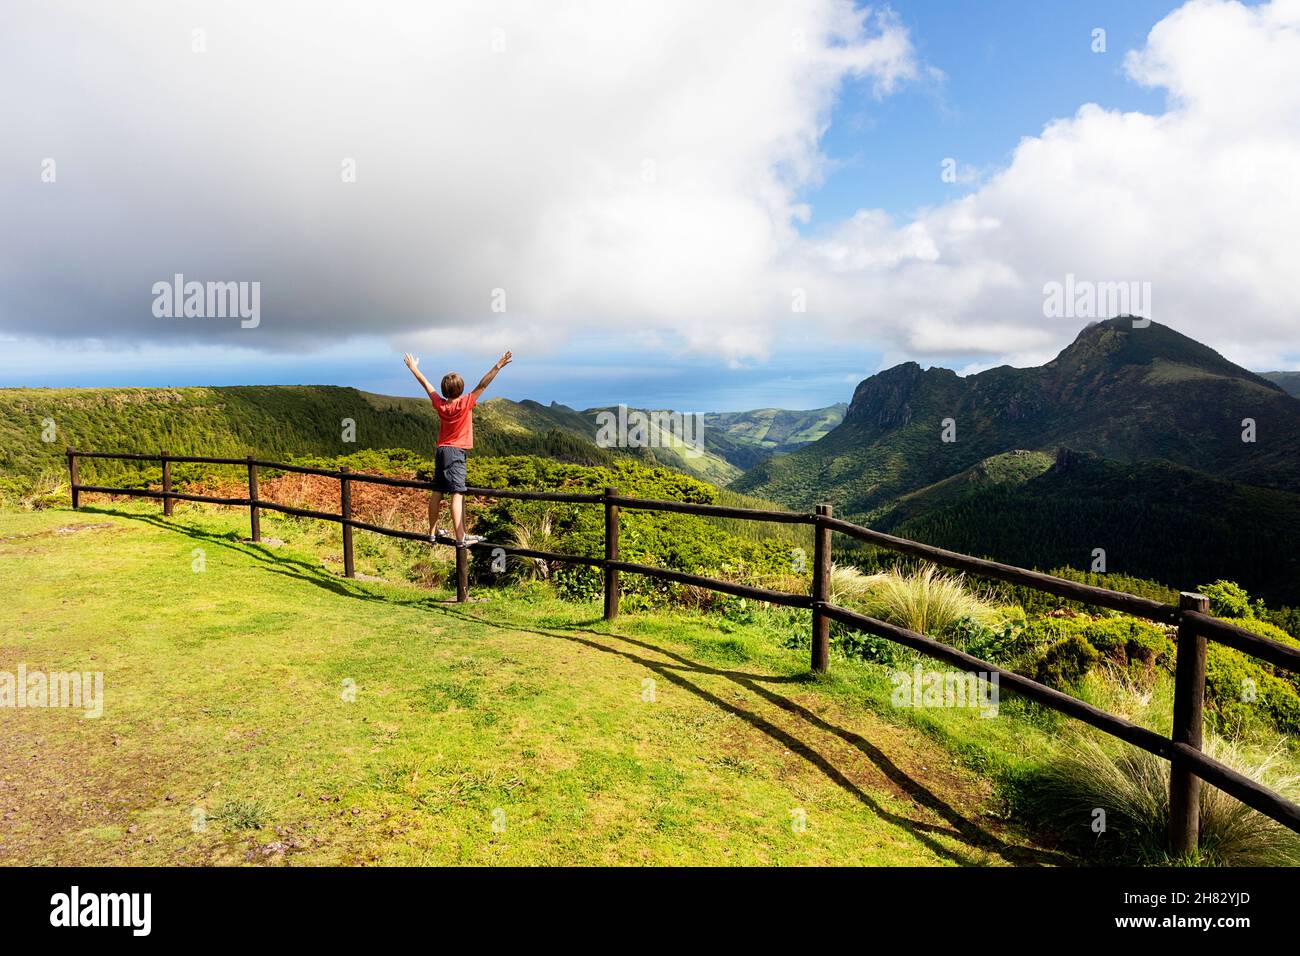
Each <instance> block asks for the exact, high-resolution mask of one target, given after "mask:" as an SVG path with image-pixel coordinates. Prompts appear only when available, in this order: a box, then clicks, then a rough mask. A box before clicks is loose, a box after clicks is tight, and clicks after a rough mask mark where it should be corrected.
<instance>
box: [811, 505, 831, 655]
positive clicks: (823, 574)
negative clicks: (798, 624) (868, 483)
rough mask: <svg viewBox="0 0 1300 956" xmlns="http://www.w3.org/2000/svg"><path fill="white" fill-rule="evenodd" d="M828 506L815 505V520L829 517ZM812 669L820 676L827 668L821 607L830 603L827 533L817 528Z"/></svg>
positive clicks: (827, 639) (827, 631)
mask: <svg viewBox="0 0 1300 956" xmlns="http://www.w3.org/2000/svg"><path fill="white" fill-rule="evenodd" d="M831 512H832V509H831V506H830V505H818V506H817V515H818V517H824V518H829V517H831ZM812 599H813V616H812V669H813V670H814V671H817V672H818V673H821V674H824V673H826V671H827V669H828V668H829V667H830V659H831V619H830V618H828V617H827V616H826V615H825V614H824V613H822V609H821V608H822V605H824V604H827V603H829V602H830V599H831V529H830V528H827V527H824V526H822V525H820V524H818V525H816V526H815V527H814V531H813V579H812Z"/></svg>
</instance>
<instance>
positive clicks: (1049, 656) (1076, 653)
mask: <svg viewBox="0 0 1300 956" xmlns="http://www.w3.org/2000/svg"><path fill="white" fill-rule="evenodd" d="M1099 660H1101V655H1100V654H1099V653H1098V652H1097V649H1096V648H1095V647H1093V646H1092V645H1091V644H1089V643H1088V642H1087V640H1085V639H1084V638H1083V637H1082V636H1081V635H1079V634H1070V635H1068V636H1066V637H1063V638H1061V639H1060V640H1059V641H1057V642H1056V643H1055V644H1052V645H1050V646H1049V647H1048V648H1047V649H1046V650H1045V651H1043V653H1042V655H1041V656H1040V657H1039V658H1038V661H1037V664H1036V666H1035V671H1034V678H1035V680H1037V681H1039V683H1043V684H1047V685H1048V686H1049V687H1057V688H1064V687H1069V686H1070V685H1072V684H1076V683H1078V682H1079V681H1080V680H1081V679H1082V678H1083V675H1084V674H1086V673H1088V671H1089V670H1091V669H1092V668H1093V667H1095V666H1096V664H1097V662H1098V661H1099Z"/></svg>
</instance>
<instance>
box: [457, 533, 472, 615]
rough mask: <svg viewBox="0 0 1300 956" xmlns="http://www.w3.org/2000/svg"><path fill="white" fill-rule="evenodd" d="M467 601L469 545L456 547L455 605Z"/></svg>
mask: <svg viewBox="0 0 1300 956" xmlns="http://www.w3.org/2000/svg"><path fill="white" fill-rule="evenodd" d="M468 600H469V545H463V544H458V545H456V603H457V604H464V603H465V602H466V601H468Z"/></svg>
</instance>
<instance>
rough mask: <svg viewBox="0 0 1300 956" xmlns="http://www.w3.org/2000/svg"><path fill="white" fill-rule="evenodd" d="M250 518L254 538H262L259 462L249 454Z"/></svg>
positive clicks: (257, 539)
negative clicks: (259, 503) (258, 502)
mask: <svg viewBox="0 0 1300 956" xmlns="http://www.w3.org/2000/svg"><path fill="white" fill-rule="evenodd" d="M248 501H249V505H248V518H249V523H250V524H251V525H252V529H253V540H254V541H261V540H262V521H261V517H262V516H261V509H260V508H258V507H257V463H256V462H255V461H254V460H253V456H252V455H249V456H248Z"/></svg>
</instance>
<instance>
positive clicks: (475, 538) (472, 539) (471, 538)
mask: <svg viewBox="0 0 1300 956" xmlns="http://www.w3.org/2000/svg"><path fill="white" fill-rule="evenodd" d="M482 543H483V536H482V535H481V534H467V535H465V539H464V540H463V541H457V542H456V547H458V548H468V547H469V546H470V545H472V544H482Z"/></svg>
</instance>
